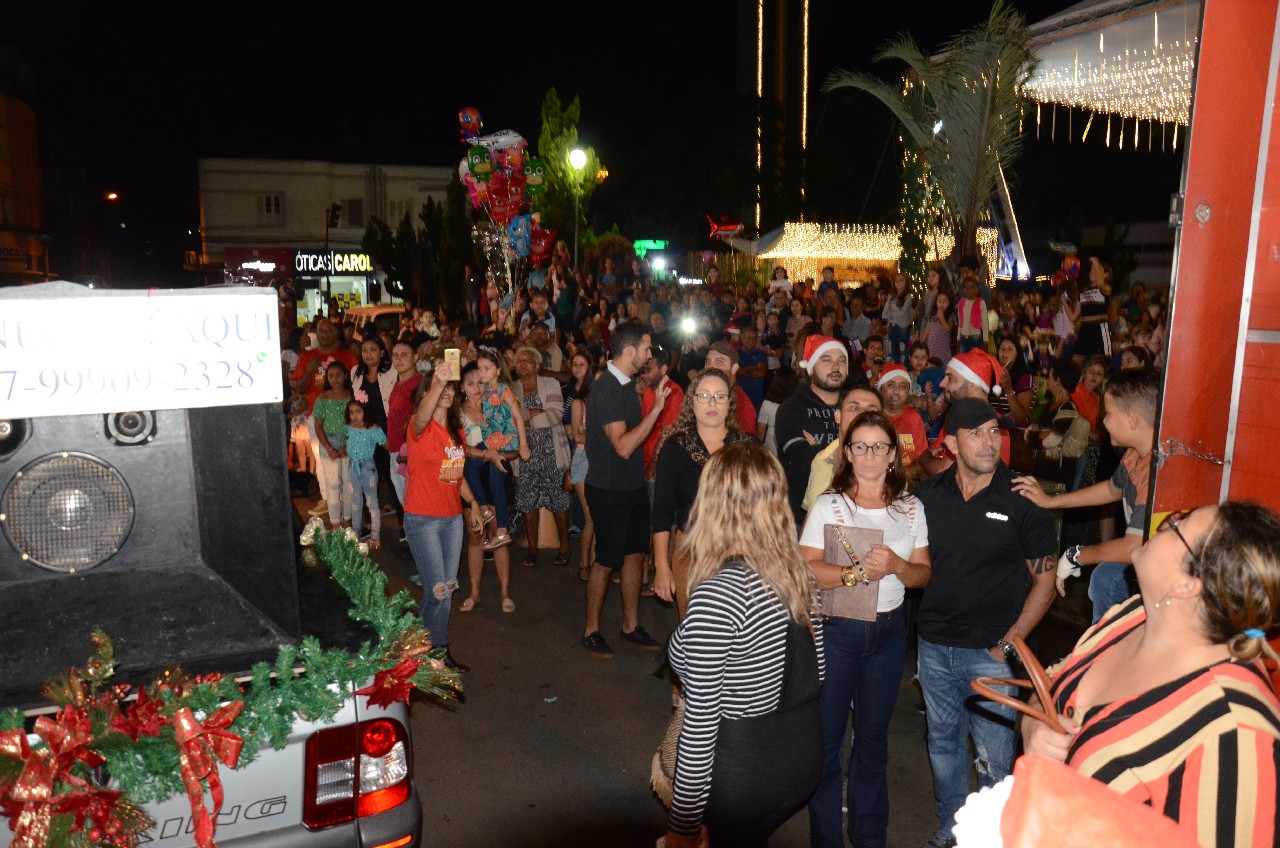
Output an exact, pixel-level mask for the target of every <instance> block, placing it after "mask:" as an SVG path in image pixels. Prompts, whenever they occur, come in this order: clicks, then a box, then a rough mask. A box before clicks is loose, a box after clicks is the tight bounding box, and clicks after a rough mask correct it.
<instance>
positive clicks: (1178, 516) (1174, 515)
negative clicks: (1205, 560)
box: [1156, 509, 1195, 556]
mask: <svg viewBox="0 0 1280 848" xmlns="http://www.w3.org/2000/svg"><path fill="white" fill-rule="evenodd" d="M1190 514H1191V510H1189V509H1180V510H1177V511H1176V512H1171V513H1169V514H1168V515H1166V516H1165V517H1164V520H1163V521H1161V522H1160V525H1159V526H1158V527H1156V532H1157V533H1159V532H1161V531H1162V530H1164V529H1165V528H1166V527H1167V528H1169V529H1170V530H1172V531H1173V532H1174V533H1175V534H1176V535H1177V537H1178V541H1180V542H1182V545H1183V547H1185V548H1186V549H1187V553H1189V554H1191V555H1192V556H1195V551H1193V550H1191V545H1189V544H1187V537H1186V536H1183V535H1182V531H1181V530H1179V529H1178V525H1179V524H1181V523H1182V522H1183V520H1185V519H1186V517H1187V516H1189V515H1190Z"/></svg>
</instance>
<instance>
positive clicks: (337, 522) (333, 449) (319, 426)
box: [311, 360, 352, 529]
mask: <svg viewBox="0 0 1280 848" xmlns="http://www.w3.org/2000/svg"><path fill="white" fill-rule="evenodd" d="M324 384H325V386H326V387H327V388H325V390H324V391H323V392H321V393H320V396H319V397H317V398H316V402H315V405H314V406H313V407H312V408H311V415H312V417H313V418H315V420H316V442H317V443H318V444H319V446H320V466H319V469H318V473H317V474H316V476H317V477H319V478H320V497H322V498H324V502H325V504H326V505H327V506H328V507H329V527H330V529H336V528H337V527H350V526H351V514H350V509H351V505H350V503H349V498H348V497H347V487H348V486H349V485H350V481H349V479H348V477H347V462H346V453H345V441H346V430H347V404H348V403H349V402H350V401H351V400H352V395H351V378H350V377H349V376H348V375H347V367H346V366H345V365H343V364H342V363H341V362H338V361H337V360H334V361H332V362H330V363H329V364H328V365H327V366H326V367H325V369H324Z"/></svg>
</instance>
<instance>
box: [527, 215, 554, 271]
mask: <svg viewBox="0 0 1280 848" xmlns="http://www.w3.org/2000/svg"><path fill="white" fill-rule="evenodd" d="M555 243H556V231H555V230H544V229H542V227H541V226H540V225H539V224H537V223H536V222H535V223H534V224H533V230H532V232H531V233H530V236H529V258H530V259H532V260H533V261H534V262H535V263H537V264H538V265H541V264H543V263H544V262H546V261H547V260H548V259H549V258H551V249H552V248H553V247H554V246H555Z"/></svg>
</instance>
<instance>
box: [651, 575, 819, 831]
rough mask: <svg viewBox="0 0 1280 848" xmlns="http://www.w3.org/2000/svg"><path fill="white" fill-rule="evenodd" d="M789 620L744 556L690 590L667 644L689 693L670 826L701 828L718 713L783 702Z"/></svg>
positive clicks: (757, 710) (749, 711)
mask: <svg viewBox="0 0 1280 848" xmlns="http://www.w3.org/2000/svg"><path fill="white" fill-rule="evenodd" d="M789 621H790V615H789V613H788V612H787V609H786V607H784V606H783V605H782V602H781V601H780V600H779V599H778V596H777V595H776V594H775V593H774V592H773V590H772V589H769V588H767V587H766V586H765V585H764V583H763V582H761V580H760V576H759V575H758V574H756V572H755V571H753V570H751V569H750V568H747V567H745V566H743V565H740V564H726V566H725V567H724V568H722V569H721V570H720V572H719V573H718V574H716V575H715V576H713V577H710V578H708V579H706V580H704V581H703V582H701V583H699V584H698V587H697V588H696V589H694V590H693V594H692V595H691V596H690V597H689V609H688V611H687V612H686V613H685V616H684V620H682V621H681V622H680V628H679V629H678V630H677V631H676V632H675V634H673V635H672V637H671V643H670V645H669V647H668V650H669V652H670V656H671V667H672V668H673V669H675V671H676V673H677V674H679V675H680V686H681V690H682V691H683V693H684V700H685V714H684V724H683V725H682V727H681V730H680V744H679V747H678V750H679V753H678V754H677V756H676V773H675V788H674V791H673V793H672V799H671V810H670V814H669V826H670V828H671V830H672V831H674V832H676V833H678V834H681V835H682V836H689V837H694V836H697V834H698V828H699V827H700V826H701V824H702V810H703V808H704V807H705V806H706V803H707V797H708V796H709V795H710V793H711V767H712V765H713V763H714V760H715V749H716V735H717V733H718V732H719V729H720V719H722V718H730V719H735V718H750V717H752V716H761V715H768V714H769V713H771V712H773V711H774V710H776V709H777V707H778V703H779V701H780V700H781V698H782V679H783V671H784V668H783V666H784V665H785V662H786V652H787V625H788V623H789ZM814 635H815V641H816V643H817V644H816V647H817V651H818V676H819V679H821V677H822V675H823V673H824V666H823V657H822V625H821V623H820V621H819V620H818V619H816V618H815V620H814Z"/></svg>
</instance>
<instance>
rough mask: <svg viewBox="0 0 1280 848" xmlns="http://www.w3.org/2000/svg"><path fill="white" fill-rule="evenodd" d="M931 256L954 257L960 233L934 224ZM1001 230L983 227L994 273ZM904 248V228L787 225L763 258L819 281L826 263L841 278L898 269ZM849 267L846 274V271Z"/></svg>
mask: <svg viewBox="0 0 1280 848" xmlns="http://www.w3.org/2000/svg"><path fill="white" fill-rule="evenodd" d="M925 241H926V242H927V243H928V245H929V247H928V250H927V253H926V259H927V261H929V262H939V261H941V260H943V259H945V258H947V257H948V256H950V255H951V250H952V248H953V247H954V246H955V236H954V235H952V233H951V231H950V230H949V229H945V228H933V229H931V230H930V231H929V232H928V234H927V235H926V238H925ZM998 243H999V233H998V232H997V230H996V229H995V228H994V227H979V228H978V249H979V251H980V253H981V255H982V259H983V261H985V262H986V263H987V271H988V273H989V275H990V277H994V275H995V273H996V268H997V264H996V263H997V250H998ZM901 252H902V239H901V236H900V235H899V231H898V227H896V226H892V225H889V224H813V223H806V222H796V223H789V224H784V225H783V227H782V237H781V238H780V239H779V240H778V241H777V242H776V243H775V244H774V245H773V246H772V247H770V248H769V250H768V252H766V253H762V254H760V258H761V259H772V260H778V261H779V264H781V265H783V266H785V267H786V269H787V276H788V277H789V278H790V279H792V280H803V279H805V278H812V279H815V280H816V279H818V278H819V276H820V275H821V271H822V269H823V268H824V267H826V266H828V265H830V266H832V267H833V268H835V269H836V272H837V273H836V276H837V277H840V278H841V279H845V278H850V275H849V273H847V272H850V271H852V272H853V277H852V278H857V277H858V274H859V273H861V274H863V275H864V276H872V275H874V273H875V272H876V271H878V270H880V269H882V268H883V267H885V266H888V267H894V266H895V264H896V263H897V261H898V257H899V256H900V254H901ZM841 271H845V272H846V273H845V274H841V273H840V272H841Z"/></svg>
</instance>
